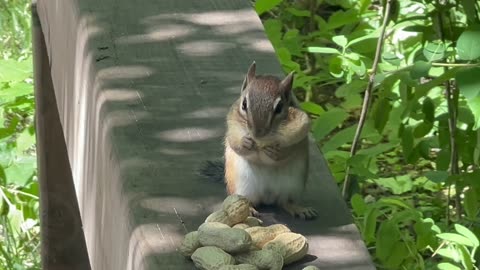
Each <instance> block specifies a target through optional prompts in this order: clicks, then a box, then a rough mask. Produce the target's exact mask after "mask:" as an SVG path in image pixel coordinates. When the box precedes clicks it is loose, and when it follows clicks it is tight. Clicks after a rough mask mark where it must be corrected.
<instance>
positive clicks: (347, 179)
mask: <svg viewBox="0 0 480 270" xmlns="http://www.w3.org/2000/svg"><path fill="white" fill-rule="evenodd" d="M392 1H393V0H387V3H386V5H385V12H384V15H383V23H382V30H381V33H380V37H379V38H378V41H377V49H376V51H375V58H374V60H373V64H372V71H371V73H370V77H369V80H368V84H367V88H366V90H365V96H364V98H363V105H362V111H361V113H360V119H359V121H358V126H357V130H356V131H355V136H354V137H353V142H352V147H351V148H350V157H353V156H354V155H355V153H356V152H357V148H358V143H359V141H360V137H361V135H362V130H363V126H364V125H365V121H366V119H367V113H368V108H369V107H370V103H371V99H372V90H373V84H374V79H375V75H376V74H377V68H378V63H379V61H380V55H381V52H382V48H383V42H384V41H385V29H386V28H387V24H388V22H389V17H390V8H391V2H392ZM350 177H351V176H350V166H349V165H348V164H347V168H346V172H345V181H344V182H343V189H342V195H343V197H344V198H347V197H348V196H349V193H350V186H351V183H350Z"/></svg>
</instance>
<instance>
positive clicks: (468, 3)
mask: <svg viewBox="0 0 480 270" xmlns="http://www.w3.org/2000/svg"><path fill="white" fill-rule="evenodd" d="M476 1H477V0H461V2H462V6H463V10H464V11H465V14H466V15H467V19H468V21H469V22H471V23H475V22H476V21H477V20H478V17H477V8H476V7H475V2H476Z"/></svg>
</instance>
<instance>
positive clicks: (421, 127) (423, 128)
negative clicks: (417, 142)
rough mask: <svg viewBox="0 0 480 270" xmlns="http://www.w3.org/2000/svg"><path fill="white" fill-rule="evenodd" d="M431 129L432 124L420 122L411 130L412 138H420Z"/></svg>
mask: <svg viewBox="0 0 480 270" xmlns="http://www.w3.org/2000/svg"><path fill="white" fill-rule="evenodd" d="M432 128H433V122H427V121H425V122H421V123H420V124H418V125H417V126H416V127H415V129H414V130H413V136H414V137H415V138H422V137H423V136H425V135H427V134H428V133H429V132H430V130H432Z"/></svg>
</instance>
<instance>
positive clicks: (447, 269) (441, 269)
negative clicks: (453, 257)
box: [437, 262, 462, 270]
mask: <svg viewBox="0 0 480 270" xmlns="http://www.w3.org/2000/svg"><path fill="white" fill-rule="evenodd" d="M437 268H438V270H462V269H461V268H460V267H458V266H456V265H454V264H451V263H448V262H443V263H439V264H438V265H437Z"/></svg>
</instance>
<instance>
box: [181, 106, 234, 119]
mask: <svg viewBox="0 0 480 270" xmlns="http://www.w3.org/2000/svg"><path fill="white" fill-rule="evenodd" d="M227 113H228V108H226V107H214V106H211V107H205V108H202V109H198V110H195V111H192V112H188V113H185V114H183V115H182V116H181V117H182V118H191V119H212V118H222V120H223V119H225V115H227Z"/></svg>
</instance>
